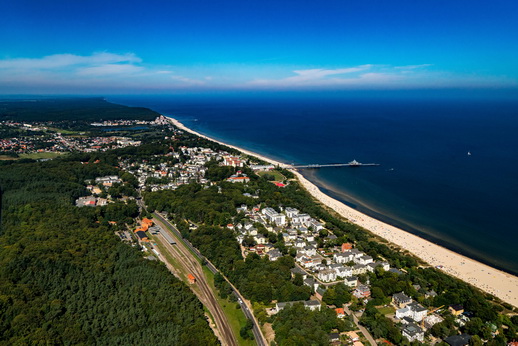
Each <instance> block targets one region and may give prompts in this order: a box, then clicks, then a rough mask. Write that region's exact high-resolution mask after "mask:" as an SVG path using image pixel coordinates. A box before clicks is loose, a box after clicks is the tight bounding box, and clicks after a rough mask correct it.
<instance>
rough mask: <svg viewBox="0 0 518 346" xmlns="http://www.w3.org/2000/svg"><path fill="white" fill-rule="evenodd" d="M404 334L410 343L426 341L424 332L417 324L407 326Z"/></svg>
mask: <svg viewBox="0 0 518 346" xmlns="http://www.w3.org/2000/svg"><path fill="white" fill-rule="evenodd" d="M402 334H403V336H404V337H405V338H407V339H408V341H410V342H412V341H416V340H418V341H421V342H423V340H424V331H423V329H421V327H419V326H418V325H417V324H415V323H409V324H407V325H405V327H404V328H403V330H402Z"/></svg>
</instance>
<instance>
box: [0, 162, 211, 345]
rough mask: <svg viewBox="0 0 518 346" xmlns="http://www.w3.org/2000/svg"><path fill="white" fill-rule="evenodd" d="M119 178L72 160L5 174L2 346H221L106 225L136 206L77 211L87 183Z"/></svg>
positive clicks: (161, 272) (173, 287)
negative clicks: (43, 345)
mask: <svg viewBox="0 0 518 346" xmlns="http://www.w3.org/2000/svg"><path fill="white" fill-rule="evenodd" d="M118 173H120V172H119V171H118V170H117V169H115V168H114V167H113V166H110V165H106V164H103V163H99V164H95V165H94V164H90V165H83V164H81V162H80V161H79V160H76V159H71V158H67V159H56V160H53V161H49V162H41V163H34V162H28V163H20V162H18V163H11V164H4V165H2V167H1V170H0V188H1V193H2V208H1V211H2V215H1V216H2V223H1V227H2V228H1V235H0V344H101V345H113V344H124V345H128V344H133V345H136V344H147V345H171V344H178V345H212V344H217V343H218V341H217V339H216V337H215V336H214V334H213V333H212V331H211V330H210V328H209V326H208V323H207V321H206V318H205V316H204V313H203V307H202V305H201V303H200V302H199V301H198V300H197V298H196V297H195V296H194V294H193V293H192V292H191V291H190V290H189V288H188V287H187V286H186V285H185V284H183V283H182V282H180V281H179V280H177V279H176V278H174V276H172V275H171V274H170V273H169V272H168V271H167V270H166V268H165V267H164V266H163V265H162V264H161V263H159V262H155V261H149V260H146V259H144V258H143V257H142V254H141V252H140V251H138V249H136V248H133V247H130V246H129V245H125V244H122V243H121V242H120V241H119V240H118V239H117V237H116V236H115V235H114V231H115V230H116V229H117V226H112V225H109V224H108V223H107V222H105V221H106V220H113V219H114V218H115V219H118V220H122V221H124V220H127V218H128V217H130V220H131V217H133V216H136V215H135V214H136V213H137V214H138V210H136V209H135V207H134V206H131V205H125V204H124V203H120V204H112V205H110V208H104V209H103V208H77V207H74V206H73V201H74V199H75V198H76V197H78V196H81V195H84V194H85V188H84V180H85V179H92V178H95V177H97V176H102V175H106V174H118Z"/></svg>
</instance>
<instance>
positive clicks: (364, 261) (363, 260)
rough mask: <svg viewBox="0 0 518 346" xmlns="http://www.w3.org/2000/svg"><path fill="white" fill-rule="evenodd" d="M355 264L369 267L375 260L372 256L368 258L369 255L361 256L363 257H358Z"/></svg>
mask: <svg viewBox="0 0 518 346" xmlns="http://www.w3.org/2000/svg"><path fill="white" fill-rule="evenodd" d="M355 262H356V263H358V264H364V265H367V264H369V263H372V262H374V260H373V259H372V257H371V256H367V255H364V256H361V257H358V258H356V259H355Z"/></svg>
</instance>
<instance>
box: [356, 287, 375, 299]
mask: <svg viewBox="0 0 518 346" xmlns="http://www.w3.org/2000/svg"><path fill="white" fill-rule="evenodd" d="M353 295H354V296H355V297H356V298H368V297H370V296H371V289H370V288H369V286H366V285H358V287H356V288H355V289H354V292H353Z"/></svg>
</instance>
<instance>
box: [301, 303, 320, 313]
mask: <svg viewBox="0 0 518 346" xmlns="http://www.w3.org/2000/svg"><path fill="white" fill-rule="evenodd" d="M304 307H305V308H306V309H309V310H311V311H315V310H318V311H320V308H321V305H320V302H319V301H318V300H307V301H305V302H304Z"/></svg>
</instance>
